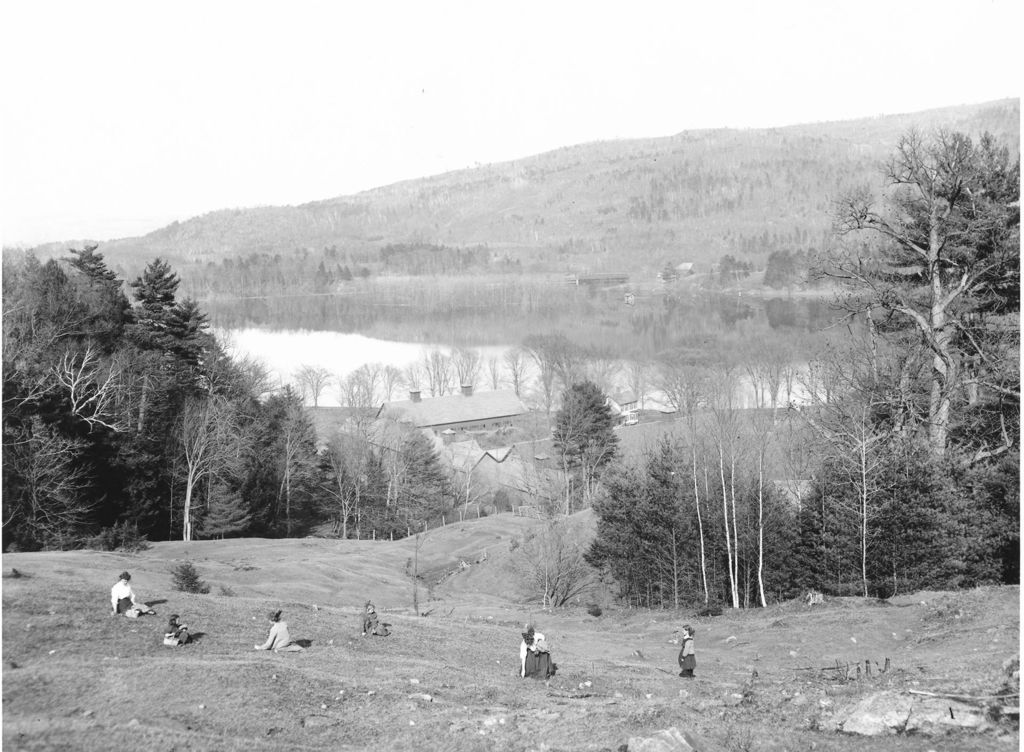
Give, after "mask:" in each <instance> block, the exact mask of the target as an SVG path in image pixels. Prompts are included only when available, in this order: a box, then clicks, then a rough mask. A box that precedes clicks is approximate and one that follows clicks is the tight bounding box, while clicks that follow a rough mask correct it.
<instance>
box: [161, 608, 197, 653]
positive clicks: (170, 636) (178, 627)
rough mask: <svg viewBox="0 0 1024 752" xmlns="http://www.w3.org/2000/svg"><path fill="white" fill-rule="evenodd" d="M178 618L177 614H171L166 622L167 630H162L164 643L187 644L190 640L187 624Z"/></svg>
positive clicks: (172, 644)
mask: <svg viewBox="0 0 1024 752" xmlns="http://www.w3.org/2000/svg"><path fill="white" fill-rule="evenodd" d="M178 618H179V617H178V615H177V614H171V618H170V620H169V621H168V622H167V631H166V632H164V645H170V646H171V647H177V646H178V645H188V643H189V642H190V641H191V640H192V638H191V637H190V636H189V633H188V624H182V623H180V622H179V621H178Z"/></svg>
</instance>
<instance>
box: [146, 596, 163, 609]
mask: <svg viewBox="0 0 1024 752" xmlns="http://www.w3.org/2000/svg"><path fill="white" fill-rule="evenodd" d="M163 603H167V599H166V598H158V599H157V600H155V601H146V606H147V607H148V608H153V606H159V605H161V604H163Z"/></svg>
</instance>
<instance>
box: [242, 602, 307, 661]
mask: <svg viewBox="0 0 1024 752" xmlns="http://www.w3.org/2000/svg"><path fill="white" fill-rule="evenodd" d="M267 618H268V619H270V622H271V625H272V626H271V627H270V634H269V635H268V636H267V641H266V642H264V643H263V644H262V645H253V647H254V648H255V649H256V650H273V651H274V652H275V653H297V652H299V651H301V650H303V649H304V648H303V647H302V646H301V645H297V644H296V643H294V642H292V638H291V635H289V634H288V623H287V622H283V621H281V612H280V611H271V612H270V613H269V614H267Z"/></svg>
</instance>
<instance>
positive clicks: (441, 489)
mask: <svg viewBox="0 0 1024 752" xmlns="http://www.w3.org/2000/svg"><path fill="white" fill-rule="evenodd" d="M396 470H397V473H396V474H397V478H396V479H397V481H398V482H397V484H396V485H397V489H396V494H395V501H396V507H397V509H398V514H399V518H400V520H402V521H403V522H404V523H405V524H406V525H407V526H409V527H411V528H413V529H415V528H417V527H418V526H421V525H422V524H423V523H424V522H426V521H428V520H430V519H431V518H433V517H438V516H440V515H441V514H442V513H443V512H445V511H447V509H448V507H449V501H450V497H451V493H450V483H449V479H448V476H447V475H446V473H445V472H444V469H443V468H442V467H441V461H440V459H439V458H438V456H437V452H436V451H435V450H434V446H433V444H432V443H431V441H430V440H429V439H428V438H427V437H426V436H424V435H423V434H422V433H420V432H419V431H410V432H409V433H408V434H407V435H406V436H405V438H404V439H403V441H402V444H401V447H400V449H399V450H398V462H397V466H396Z"/></svg>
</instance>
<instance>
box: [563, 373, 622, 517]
mask: <svg viewBox="0 0 1024 752" xmlns="http://www.w3.org/2000/svg"><path fill="white" fill-rule="evenodd" d="M612 426H613V421H612V414H611V410H610V409H609V408H608V405H607V404H606V400H605V396H604V394H603V393H602V392H601V390H600V388H598V386H597V385H596V384H594V383H593V382H591V381H584V382H580V383H576V384H573V385H572V386H570V387H569V388H568V389H566V390H565V391H564V392H563V393H562V406H561V408H560V409H559V410H558V413H557V415H556V416H555V430H554V436H553V438H554V443H555V448H556V449H557V450H558V454H559V456H560V457H561V460H562V467H563V469H564V470H565V472H566V474H567V475H569V474H573V475H575V477H576V478H577V479H578V484H577V487H578V488H579V489H580V490H581V491H582V494H583V499H584V501H585V502H586V503H590V502H592V500H593V498H594V493H595V491H596V490H597V485H598V483H599V482H600V479H601V473H602V471H603V469H604V468H605V467H606V466H607V465H608V464H609V463H610V462H611V461H612V460H613V459H614V458H615V454H616V451H617V447H618V442H619V439H618V437H617V436H616V435H615V432H614V431H613V430H612ZM571 506H572V504H571V499H570V498H569V497H568V496H567V498H566V513H569V512H571V511H572V510H571Z"/></svg>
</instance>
